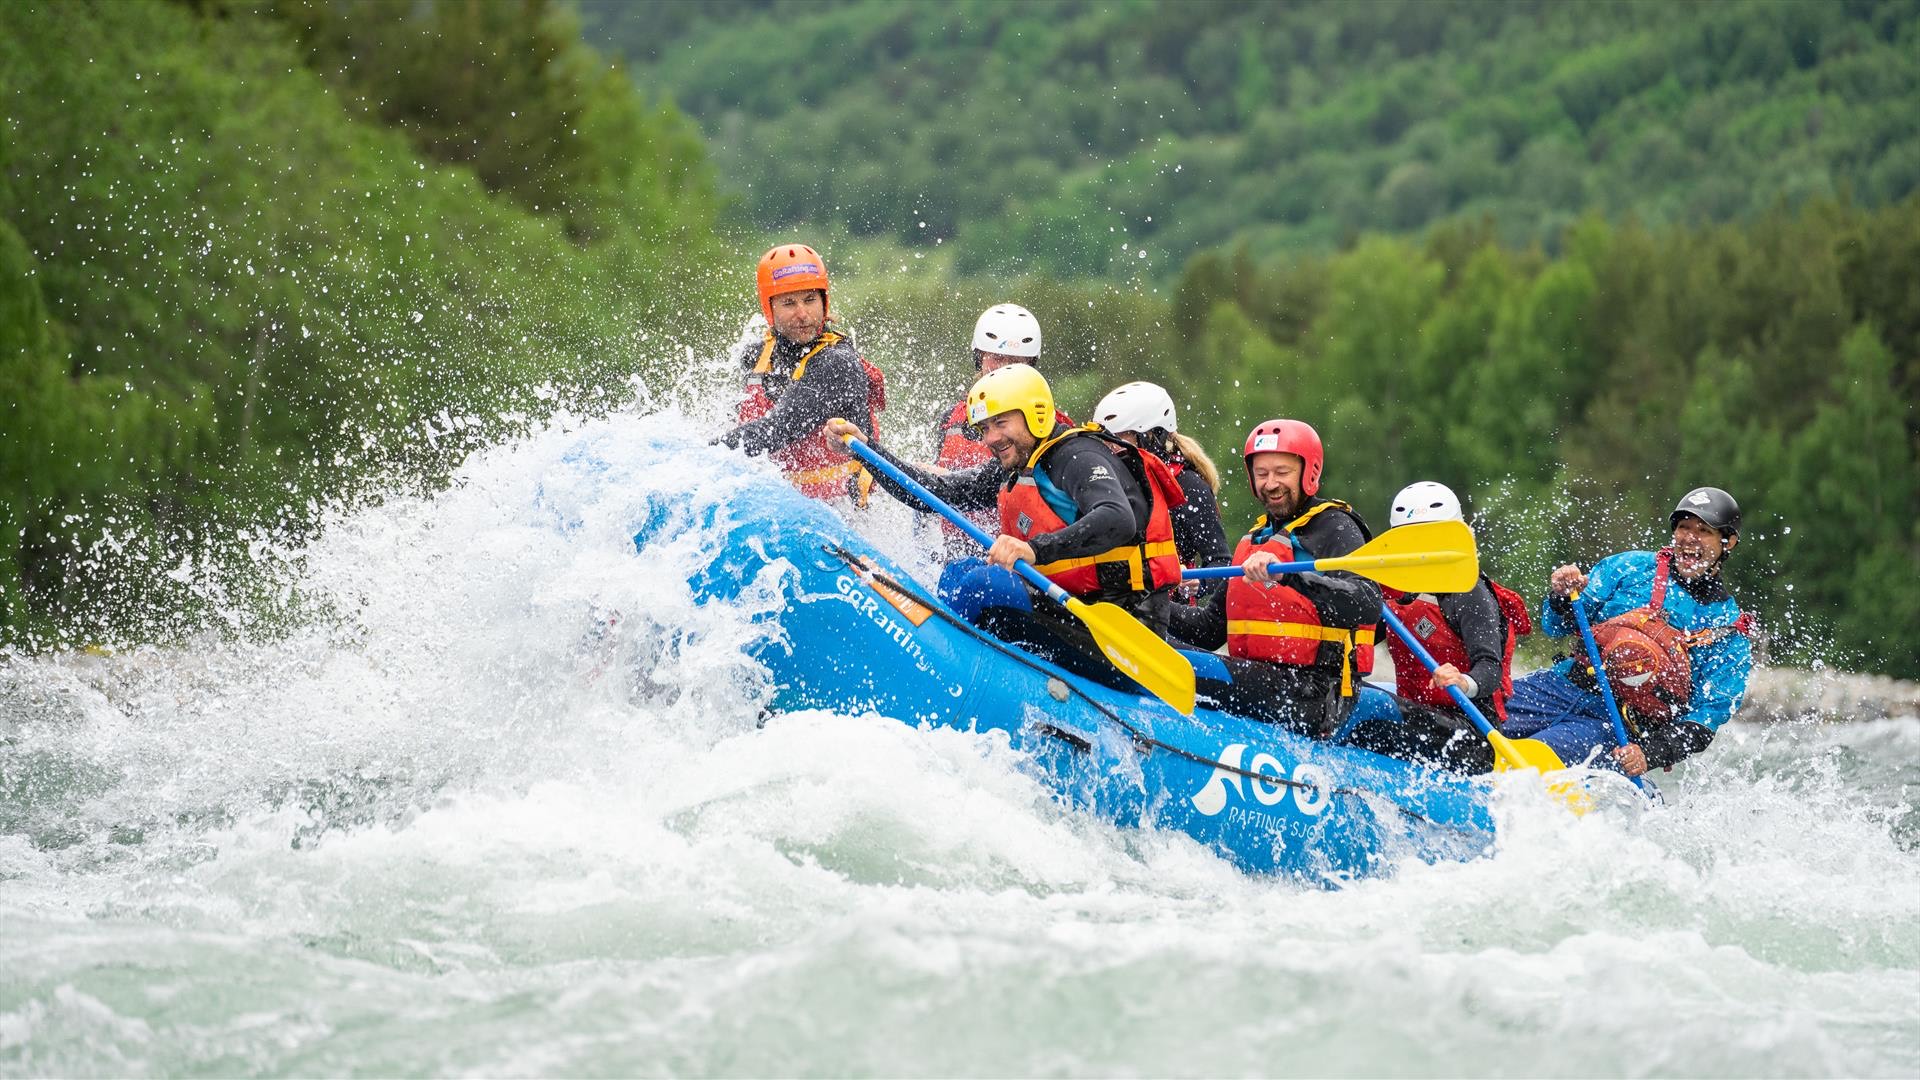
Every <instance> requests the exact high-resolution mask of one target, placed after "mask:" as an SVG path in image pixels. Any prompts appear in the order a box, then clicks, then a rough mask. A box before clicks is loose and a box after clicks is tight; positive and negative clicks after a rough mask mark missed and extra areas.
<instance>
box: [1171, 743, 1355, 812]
mask: <svg viewBox="0 0 1920 1080" xmlns="http://www.w3.org/2000/svg"><path fill="white" fill-rule="evenodd" d="M1246 753H1247V745H1246V744H1245V743H1234V744H1233V745H1231V746H1228V747H1226V748H1225V749H1223V750H1221V751H1220V757H1219V759H1218V761H1217V763H1216V764H1215V765H1214V769H1213V775H1212V776H1210V777H1208V778H1207V782H1206V784H1205V785H1204V786H1202V787H1201V788H1200V790H1199V791H1198V792H1196V793H1195V794H1194V796H1193V798H1192V800H1191V801H1192V803H1193V808H1194V809H1195V810H1198V811H1200V812H1201V813H1202V814H1204V815H1206V816H1207V817H1212V816H1214V815H1215V814H1218V813H1219V812H1220V811H1222V810H1225V809H1226V808H1227V789H1228V788H1232V789H1233V793H1234V795H1235V796H1236V797H1238V798H1240V799H1245V798H1246V797H1247V794H1248V792H1247V787H1248V783H1247V782H1248V781H1249V780H1251V781H1252V787H1253V792H1252V794H1253V801H1254V802H1257V803H1259V804H1260V805H1262V806H1277V805H1278V804H1279V803H1280V801H1281V800H1282V799H1285V798H1286V797H1287V793H1288V791H1289V790H1291V791H1292V793H1293V805H1294V806H1296V807H1298V808H1299V810H1300V812H1301V813H1303V814H1307V815H1318V814H1320V813H1321V812H1322V811H1324V810H1326V808H1327V806H1328V804H1330V803H1331V802H1333V780H1332V778H1330V777H1329V776H1327V773H1326V770H1325V769H1322V768H1321V767H1320V766H1318V765H1313V764H1309V763H1308V762H1305V761H1303V762H1301V763H1300V764H1298V765H1295V766H1294V767H1293V775H1292V776H1288V775H1287V773H1286V770H1285V769H1284V768H1282V766H1281V764H1280V759H1279V758H1276V757H1274V756H1273V755H1272V754H1269V753H1267V752H1266V751H1264V750H1263V751H1261V752H1260V753H1257V754H1255V755H1253V760H1252V761H1251V762H1249V763H1248V764H1247V765H1246V767H1245V768H1242V767H1241V765H1240V759H1241V758H1243V757H1245V756H1246ZM1268 776H1270V777H1272V778H1273V779H1271V780H1267V779H1262V778H1263V777H1268Z"/></svg>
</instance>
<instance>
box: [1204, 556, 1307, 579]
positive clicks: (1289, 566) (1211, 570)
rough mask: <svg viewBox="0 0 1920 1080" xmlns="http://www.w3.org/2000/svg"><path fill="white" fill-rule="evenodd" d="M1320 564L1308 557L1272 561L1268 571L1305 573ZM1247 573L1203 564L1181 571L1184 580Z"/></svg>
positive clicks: (1238, 568)
mask: <svg viewBox="0 0 1920 1080" xmlns="http://www.w3.org/2000/svg"><path fill="white" fill-rule="evenodd" d="M1319 565H1320V564H1319V563H1318V562H1316V561H1314V560H1312V559H1307V560H1305V561H1303V562H1283V563H1271V564H1269V565H1268V566H1267V573H1269V574H1304V573H1307V572H1308V571H1310V570H1312V569H1313V568H1314V567H1316V566H1319ZM1245 573H1246V571H1245V570H1243V569H1242V568H1240V567H1238V566H1202V567H1198V568H1196V569H1193V570H1182V571H1180V577H1181V579H1182V580H1185V581H1192V580H1194V579H1195V578H1217V577H1224V578H1236V577H1240V576H1242V575H1243V574H1245Z"/></svg>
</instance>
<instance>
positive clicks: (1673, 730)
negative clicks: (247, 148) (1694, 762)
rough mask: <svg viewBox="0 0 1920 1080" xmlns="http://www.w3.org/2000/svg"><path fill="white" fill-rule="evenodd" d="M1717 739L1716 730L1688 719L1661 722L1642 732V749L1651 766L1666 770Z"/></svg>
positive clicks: (1648, 764)
mask: <svg viewBox="0 0 1920 1080" xmlns="http://www.w3.org/2000/svg"><path fill="white" fill-rule="evenodd" d="M1712 742H1713V729H1712V728H1709V727H1706V726H1704V725H1701V724H1695V723H1690V722H1688V721H1686V720H1675V721H1674V722H1673V723H1671V724H1661V725H1659V726H1657V727H1654V728H1652V729H1650V730H1648V731H1646V732H1644V733H1642V735H1641V737H1640V740H1639V746H1640V752H1641V753H1643V754H1645V755H1647V767H1648V768H1650V769H1664V768H1667V767H1668V766H1670V765H1677V764H1679V763H1680V762H1681V760H1683V759H1685V758H1689V757H1692V756H1693V755H1695V754H1697V753H1699V752H1700V751H1702V750H1705V749H1706V748H1707V746H1708V744H1710V743H1712Z"/></svg>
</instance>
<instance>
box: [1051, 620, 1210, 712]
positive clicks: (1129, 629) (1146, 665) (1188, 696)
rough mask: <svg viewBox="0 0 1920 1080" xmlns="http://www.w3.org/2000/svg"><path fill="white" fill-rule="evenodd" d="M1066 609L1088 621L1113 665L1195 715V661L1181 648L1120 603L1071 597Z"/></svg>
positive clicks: (1159, 695)
mask: <svg viewBox="0 0 1920 1080" xmlns="http://www.w3.org/2000/svg"><path fill="white" fill-rule="evenodd" d="M1067 610H1068V611H1071V612H1073V614H1074V615H1075V616H1077V617H1078V618H1079V619H1080V621H1081V622H1083V623H1085V624H1086V626H1087V629H1088V630H1089V631H1090V632H1091V633H1092V634H1093V640H1094V641H1096V642H1098V643H1099V644H1100V651H1101V652H1103V653H1105V654H1106V657H1107V659H1108V660H1111V661H1112V662H1113V666H1114V667H1117V668H1119V669H1120V670H1121V671H1124V672H1126V673H1127V675H1128V677H1129V678H1131V679H1133V681H1134V682H1137V683H1139V684H1140V685H1141V686H1144V687H1146V688H1147V690H1148V691H1149V692H1150V693H1152V694H1153V696H1154V697H1157V698H1159V699H1160V700H1161V701H1164V702H1166V703H1167V704H1169V705H1171V706H1173V707H1174V708H1176V709H1178V710H1180V713H1181V715H1183V716H1192V715H1193V665H1192V664H1190V663H1188V662H1187V658H1186V657H1184V656H1181V655H1180V653H1179V650H1177V649H1175V648H1174V647H1173V646H1171V645H1169V644H1167V643H1166V641H1165V640H1163V639H1162V638H1161V637H1160V635H1158V634H1156V633H1154V632H1153V631H1151V630H1149V629H1147V628H1146V626H1145V625H1143V624H1142V623H1141V622H1140V620H1139V619H1136V618H1134V617H1133V616H1132V615H1129V614H1128V613H1127V610H1126V609H1125V608H1122V607H1120V606H1119V605H1117V604H1089V603H1087V602H1086V601H1084V600H1080V599H1077V598H1074V597H1068V598H1067Z"/></svg>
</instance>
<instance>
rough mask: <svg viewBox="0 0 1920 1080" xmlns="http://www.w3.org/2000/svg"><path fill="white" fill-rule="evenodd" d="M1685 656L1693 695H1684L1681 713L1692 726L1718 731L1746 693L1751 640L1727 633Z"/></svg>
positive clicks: (1751, 660)
mask: <svg viewBox="0 0 1920 1080" xmlns="http://www.w3.org/2000/svg"><path fill="white" fill-rule="evenodd" d="M1687 660H1688V661H1689V664H1690V666H1691V667H1692V668H1693V695H1692V696H1691V697H1689V698H1688V699H1687V711H1686V713H1685V714H1684V716H1685V718H1686V719H1687V720H1689V721H1691V722H1692V723H1693V724H1694V725H1695V726H1699V727H1705V728H1706V729H1707V730H1708V731H1718V730H1719V729H1720V725H1721V724H1724V723H1726V722H1727V721H1728V720H1729V719H1731V718H1732V717H1733V713H1734V710H1736V709H1738V708H1739V707H1740V702H1741V700H1742V699H1744V698H1745V697H1746V696H1747V678H1748V677H1749V676H1750V675H1752V674H1753V642H1751V641H1749V640H1747V635H1745V634H1729V635H1727V636H1726V637H1725V638H1723V639H1721V640H1719V641H1716V642H1714V643H1713V644H1711V645H1702V646H1700V647H1699V648H1696V649H1694V650H1692V651H1691V652H1689V653H1688V655H1687ZM1675 726H1680V725H1678V724H1676V725H1675Z"/></svg>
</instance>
